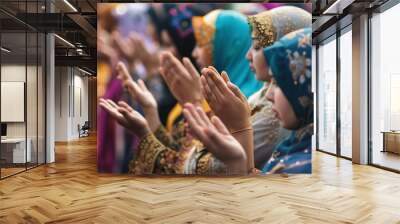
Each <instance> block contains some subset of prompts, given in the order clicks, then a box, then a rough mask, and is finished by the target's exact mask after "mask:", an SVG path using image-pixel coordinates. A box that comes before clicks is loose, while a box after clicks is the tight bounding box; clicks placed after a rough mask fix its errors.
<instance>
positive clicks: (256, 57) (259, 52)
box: [246, 33, 271, 81]
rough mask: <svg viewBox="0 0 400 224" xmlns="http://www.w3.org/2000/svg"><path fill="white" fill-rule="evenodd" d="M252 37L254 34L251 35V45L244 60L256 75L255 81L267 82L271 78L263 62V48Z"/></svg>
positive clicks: (265, 63)
mask: <svg viewBox="0 0 400 224" xmlns="http://www.w3.org/2000/svg"><path fill="white" fill-rule="evenodd" d="M254 36H255V35H254V33H252V44H251V47H250V49H249V50H248V51H247V54H246V59H247V60H248V61H249V62H250V69H251V70H252V71H253V72H254V73H255V74H256V79H257V80H259V81H269V80H270V77H271V76H270V74H269V68H268V65H267V62H266V60H265V56H264V51H263V47H262V46H261V44H260V41H259V40H258V39H257V38H255V37H254Z"/></svg>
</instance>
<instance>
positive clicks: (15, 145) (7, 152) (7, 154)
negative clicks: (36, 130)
mask: <svg viewBox="0 0 400 224" xmlns="http://www.w3.org/2000/svg"><path fill="white" fill-rule="evenodd" d="M26 142H27V143H28V145H27V146H28V147H26V154H25V138H6V139H1V157H2V158H1V159H3V160H5V162H6V163H25V162H30V161H31V157H32V154H31V145H32V141H31V139H30V138H28V139H27V140H26ZM25 158H26V159H27V161H25Z"/></svg>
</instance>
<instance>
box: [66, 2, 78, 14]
mask: <svg viewBox="0 0 400 224" xmlns="http://www.w3.org/2000/svg"><path fill="white" fill-rule="evenodd" d="M64 2H65V4H67V5H68V6H69V7H70V8H71V9H72V10H73V11H74V12H78V10H77V9H76V8H75V7H74V6H73V5H72V4H71V3H69V1H68V0H64Z"/></svg>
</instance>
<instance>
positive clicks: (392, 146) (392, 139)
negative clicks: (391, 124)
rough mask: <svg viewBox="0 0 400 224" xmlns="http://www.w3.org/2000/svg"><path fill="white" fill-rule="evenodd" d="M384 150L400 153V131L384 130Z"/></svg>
mask: <svg viewBox="0 0 400 224" xmlns="http://www.w3.org/2000/svg"><path fill="white" fill-rule="evenodd" d="M381 133H382V134H383V150H382V152H392V153H396V154H400V131H382V132H381Z"/></svg>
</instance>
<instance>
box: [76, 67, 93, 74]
mask: <svg viewBox="0 0 400 224" xmlns="http://www.w3.org/2000/svg"><path fill="white" fill-rule="evenodd" d="M78 70H79V71H81V72H83V73H85V74H87V75H90V76H91V75H93V74H92V73H90V72H88V71H86V70H83V69H81V68H79V67H78Z"/></svg>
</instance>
